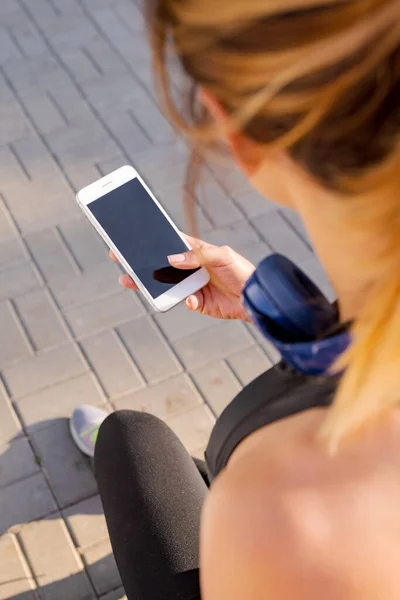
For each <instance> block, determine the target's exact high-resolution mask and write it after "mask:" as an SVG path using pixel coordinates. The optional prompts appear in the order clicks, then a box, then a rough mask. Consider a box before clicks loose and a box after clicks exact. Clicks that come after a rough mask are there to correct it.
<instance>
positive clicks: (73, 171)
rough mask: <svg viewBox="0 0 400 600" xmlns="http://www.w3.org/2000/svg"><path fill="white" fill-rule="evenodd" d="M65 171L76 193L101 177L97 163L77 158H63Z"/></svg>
mask: <svg viewBox="0 0 400 600" xmlns="http://www.w3.org/2000/svg"><path fill="white" fill-rule="evenodd" d="M63 171H64V173H65V176H66V177H67V178H68V181H69V182H70V184H71V185H72V186H73V188H74V190H75V193H77V192H79V190H81V189H82V188H84V187H86V186H87V185H90V184H91V183H93V182H94V181H97V179H99V177H100V172H99V169H98V168H97V167H96V166H95V165H91V164H89V163H87V162H86V163H85V162H82V161H80V160H75V159H70V160H63Z"/></svg>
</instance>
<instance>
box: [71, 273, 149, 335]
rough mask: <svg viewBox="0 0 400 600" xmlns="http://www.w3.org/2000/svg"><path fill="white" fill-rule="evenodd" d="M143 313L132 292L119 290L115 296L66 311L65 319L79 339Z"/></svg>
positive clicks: (143, 310) (101, 298) (102, 298)
mask: <svg viewBox="0 0 400 600" xmlns="http://www.w3.org/2000/svg"><path fill="white" fill-rule="evenodd" d="M114 283H115V281H114ZM145 313H146V311H145V309H144V307H143V304H141V302H140V300H139V299H138V298H137V296H136V294H135V293H134V292H130V291H127V290H122V289H120V290H119V291H117V292H116V293H115V294H110V295H108V296H104V297H100V298H99V299H98V300H94V302H89V303H88V304H84V305H83V306H76V307H73V308H71V309H68V310H66V311H65V317H66V319H67V321H68V323H69V325H70V326H71V329H72V331H73V332H74V334H75V336H76V337H77V338H79V339H80V338H83V337H86V336H88V335H91V334H93V333H96V332H100V331H104V330H105V329H109V328H110V327H116V326H117V325H120V324H122V323H126V322H127V321H130V320H131V319H132V318H137V317H141V316H143V315H144V314H145Z"/></svg>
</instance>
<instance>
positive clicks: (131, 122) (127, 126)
mask: <svg viewBox="0 0 400 600" xmlns="http://www.w3.org/2000/svg"><path fill="white" fill-rule="evenodd" d="M103 118H104V120H105V122H106V123H107V126H108V127H109V128H110V130H111V131H112V133H113V135H114V136H115V137H116V138H117V140H118V143H119V144H120V146H121V147H122V148H123V149H124V151H125V152H126V153H127V154H134V153H135V152H140V151H142V150H146V149H147V148H151V146H152V139H151V137H150V135H149V134H148V133H147V131H146V129H144V127H143V124H142V122H141V121H140V120H139V119H138V118H137V117H135V115H134V113H133V110H130V111H127V112H122V113H120V112H117V113H116V112H115V110H114V111H113V112H110V113H109V114H107V115H103Z"/></svg>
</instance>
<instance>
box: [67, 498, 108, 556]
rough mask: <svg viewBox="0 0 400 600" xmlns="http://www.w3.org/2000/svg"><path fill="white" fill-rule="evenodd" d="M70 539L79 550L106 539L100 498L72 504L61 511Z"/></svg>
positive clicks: (105, 526) (106, 532) (106, 533)
mask: <svg viewBox="0 0 400 600" xmlns="http://www.w3.org/2000/svg"><path fill="white" fill-rule="evenodd" d="M63 515H64V517H65V518H66V520H67V523H68V526H69V528H70V530H71V532H72V537H73V538H74V542H75V544H76V546H77V547H78V548H80V549H81V550H82V549H83V548H86V547H88V546H92V545H93V544H96V543H97V542H99V541H101V540H103V539H106V538H108V530H107V524H106V520H105V518H104V514H103V506H102V504H101V500H100V496H92V498H88V499H87V500H83V501H82V502H79V504H74V505H73V506H70V507H69V508H67V509H65V510H64V511H63Z"/></svg>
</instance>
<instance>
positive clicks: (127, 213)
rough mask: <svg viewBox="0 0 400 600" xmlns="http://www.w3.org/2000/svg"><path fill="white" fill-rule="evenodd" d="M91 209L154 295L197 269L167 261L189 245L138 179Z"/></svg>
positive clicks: (104, 197)
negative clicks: (174, 265) (186, 267)
mask: <svg viewBox="0 0 400 600" xmlns="http://www.w3.org/2000/svg"><path fill="white" fill-rule="evenodd" d="M88 209H89V210H90V211H91V212H92V214H93V215H94V217H95V218H96V219H97V221H98V222H99V223H100V225H101V226H102V228H103V229H104V231H105V232H106V233H107V235H108V236H109V238H110V239H111V240H112V242H113V243H114V244H115V246H116V247H117V248H118V250H119V251H120V253H121V254H122V256H123V257H124V258H125V260H126V261H127V263H128V264H129V266H130V267H131V269H132V270H133V271H134V272H135V273H136V275H137V276H138V277H139V279H140V281H141V282H142V283H143V285H144V286H145V287H146V289H147V290H148V291H149V292H150V294H151V296H152V297H153V298H157V296H160V295H161V294H163V293H164V292H166V291H168V290H169V289H171V288H172V287H173V286H174V285H175V284H177V283H179V282H180V281H183V280H184V279H186V278H187V277H189V275H192V273H194V272H195V271H196V270H197V269H190V270H182V269H175V268H174V267H171V266H170V264H169V263H168V260H167V256H168V255H169V254H179V253H181V252H186V251H187V247H186V245H185V243H184V242H183V241H182V239H181V238H180V237H179V235H178V234H177V232H176V231H175V229H174V228H173V227H172V225H171V224H170V222H169V221H168V219H166V218H165V216H164V214H163V213H162V212H161V211H160V209H159V208H158V206H157V205H156V203H155V202H154V201H153V199H152V197H151V196H150V194H149V193H148V191H147V190H146V188H145V187H144V186H143V185H142V183H141V182H140V180H139V179H137V178H135V179H131V180H130V181H128V182H127V183H124V184H123V185H121V186H120V187H118V188H116V189H114V190H112V191H110V192H109V193H108V194H106V195H105V196H102V197H101V198H98V199H97V200H94V201H93V202H90V204H88Z"/></svg>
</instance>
